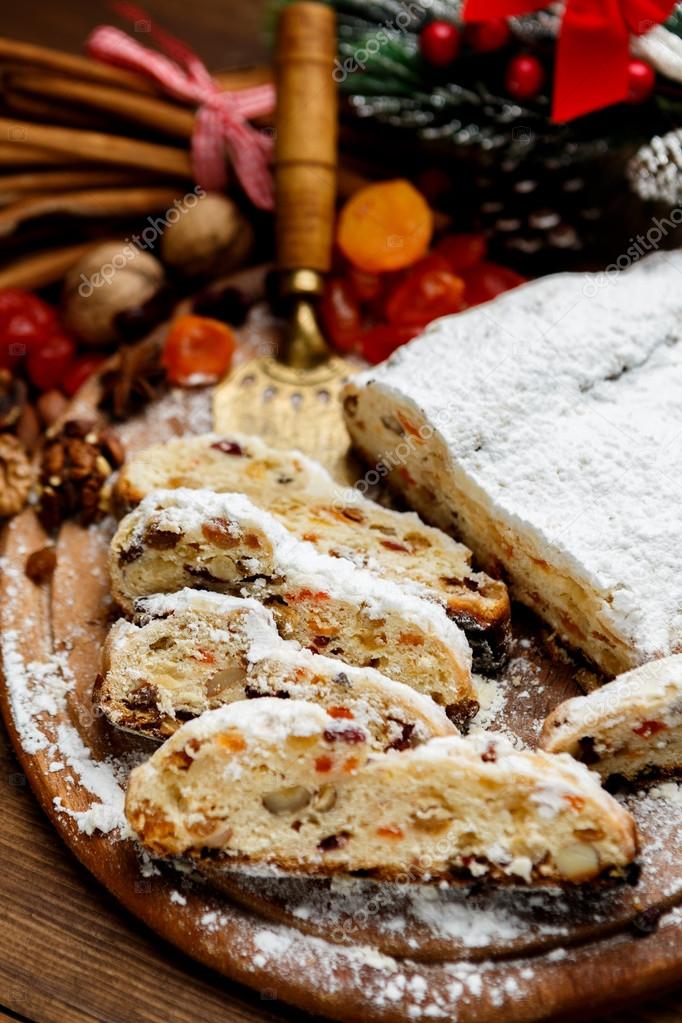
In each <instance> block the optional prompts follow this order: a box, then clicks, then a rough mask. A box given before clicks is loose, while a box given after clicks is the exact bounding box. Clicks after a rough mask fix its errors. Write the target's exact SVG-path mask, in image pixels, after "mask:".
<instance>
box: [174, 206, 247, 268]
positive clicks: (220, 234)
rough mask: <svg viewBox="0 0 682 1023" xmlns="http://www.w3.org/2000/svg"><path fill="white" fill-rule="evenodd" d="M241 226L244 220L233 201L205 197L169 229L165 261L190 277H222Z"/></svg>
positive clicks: (182, 214) (183, 213) (187, 210)
mask: <svg viewBox="0 0 682 1023" xmlns="http://www.w3.org/2000/svg"><path fill="white" fill-rule="evenodd" d="M241 225H242V217H241V215H240V213H239V210H238V208H237V206H236V205H235V204H234V203H233V202H232V200H231V199H228V198H226V197H225V196H224V195H216V194H215V193H210V194H209V195H205V196H203V197H202V198H201V199H198V200H197V202H196V204H195V205H194V206H188V207H187V208H186V209H183V211H182V213H181V214H180V216H179V218H178V219H177V220H176V221H175V223H173V224H169V226H168V227H167V228H166V229H165V231H164V233H163V235H162V238H161V258H162V259H163V261H164V263H166V264H168V266H172V267H173V268H174V269H175V270H179V271H180V272H181V273H182V274H183V275H185V276H187V277H195V276H197V275H198V274H208V273H218V272H220V269H221V266H222V262H223V260H224V258H225V257H226V255H227V252H228V250H229V249H230V247H231V245H232V243H233V242H234V241H235V239H236V237H237V235H238V233H239V231H240V229H241Z"/></svg>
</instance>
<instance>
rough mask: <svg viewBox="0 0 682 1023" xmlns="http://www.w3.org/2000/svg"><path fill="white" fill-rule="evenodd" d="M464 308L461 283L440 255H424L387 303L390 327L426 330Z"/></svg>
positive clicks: (462, 283) (459, 278)
mask: <svg viewBox="0 0 682 1023" xmlns="http://www.w3.org/2000/svg"><path fill="white" fill-rule="evenodd" d="M463 308H464V281H463V280H462V278H461V277H458V276H457V275H456V274H454V273H452V271H451V270H450V269H449V268H448V264H447V263H446V262H445V260H444V259H441V257H440V256H434V255H432V256H427V257H426V259H424V260H422V261H421V262H420V263H418V264H417V266H415V267H414V268H413V269H412V270H411V271H410V273H409V274H408V275H407V277H405V278H404V280H402V281H401V282H400V284H398V286H397V287H396V288H395V289H394V290H393V292H392V293H391V295H390V296H389V299H388V301H387V303H386V316H387V317H388V320H389V322H390V323H392V324H396V325H410V326H412V325H413V326H415V327H425V326H426V324H427V323H430V322H431V320H435V319H436V318H437V317H439V316H447V315H449V314H450V313H457V312H459V311H460V309H463Z"/></svg>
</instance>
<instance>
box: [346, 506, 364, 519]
mask: <svg viewBox="0 0 682 1023" xmlns="http://www.w3.org/2000/svg"><path fill="white" fill-rule="evenodd" d="M341 514H342V515H343V517H344V519H350V521H351V522H364V521H365V516H364V515H363V514H362V512H361V511H359V510H358V509H357V508H342V509H341Z"/></svg>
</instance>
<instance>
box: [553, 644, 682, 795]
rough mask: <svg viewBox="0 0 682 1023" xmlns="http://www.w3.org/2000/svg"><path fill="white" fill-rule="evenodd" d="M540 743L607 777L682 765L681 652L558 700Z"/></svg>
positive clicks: (677, 769)
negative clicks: (584, 691)
mask: <svg viewBox="0 0 682 1023" xmlns="http://www.w3.org/2000/svg"><path fill="white" fill-rule="evenodd" d="M540 743H541V745H542V747H543V749H546V750H548V751H549V752H551V753H570V754H571V756H573V757H575V758H576V760H580V761H582V762H583V763H586V764H589V765H590V766H591V767H592V768H593V769H594V770H595V771H598V772H599V774H600V775H601V776H602V777H603V778H608V777H610V776H611V775H621V776H622V777H624V778H630V779H632V778H637V777H641V776H643V775H657V774H663V775H667V774H678V773H679V772H680V769H682V654H675V655H673V656H672V657H663V658H661V660H658V661H650V662H649V663H648V664H643V665H642V667H641V668H635V669H633V670H632V671H627V672H625V674H623V675H619V676H618V678H616V679H614V680H613V682H609V683H607V684H606V685H605V686H602V687H601V689H595V691H594V692H592V693H590V694H589V695H588V696H576V697H574V698H573V699H572V700H566V701H565V702H564V703H561V704H559V706H558V707H556V708H555V709H554V710H553V711H552V713H551V714H550V715H549V716H548V718H547V720H546V721H545V723H544V726H543V729H542V735H541V738H540Z"/></svg>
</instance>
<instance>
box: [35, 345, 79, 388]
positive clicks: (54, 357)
mask: <svg viewBox="0 0 682 1023" xmlns="http://www.w3.org/2000/svg"><path fill="white" fill-rule="evenodd" d="M75 354H76V345H75V343H74V342H73V341H72V340H71V338H70V337H67V336H66V334H60V333H54V334H52V335H51V336H50V337H48V339H47V340H46V341H44V342H43V343H42V344H41V345H40V347H39V348H35V349H33V350H32V351H29V353H28V355H27V357H26V371H27V373H28V377H29V380H30V381H31V383H32V384H35V386H36V387H37V388H38V390H40V391H51V390H53V389H54V388H58V387H61V384H62V381H63V379H64V376H65V375H66V373H67V372H68V370H69V369H70V368H71V364H72V362H73V359H74V356H75Z"/></svg>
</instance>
